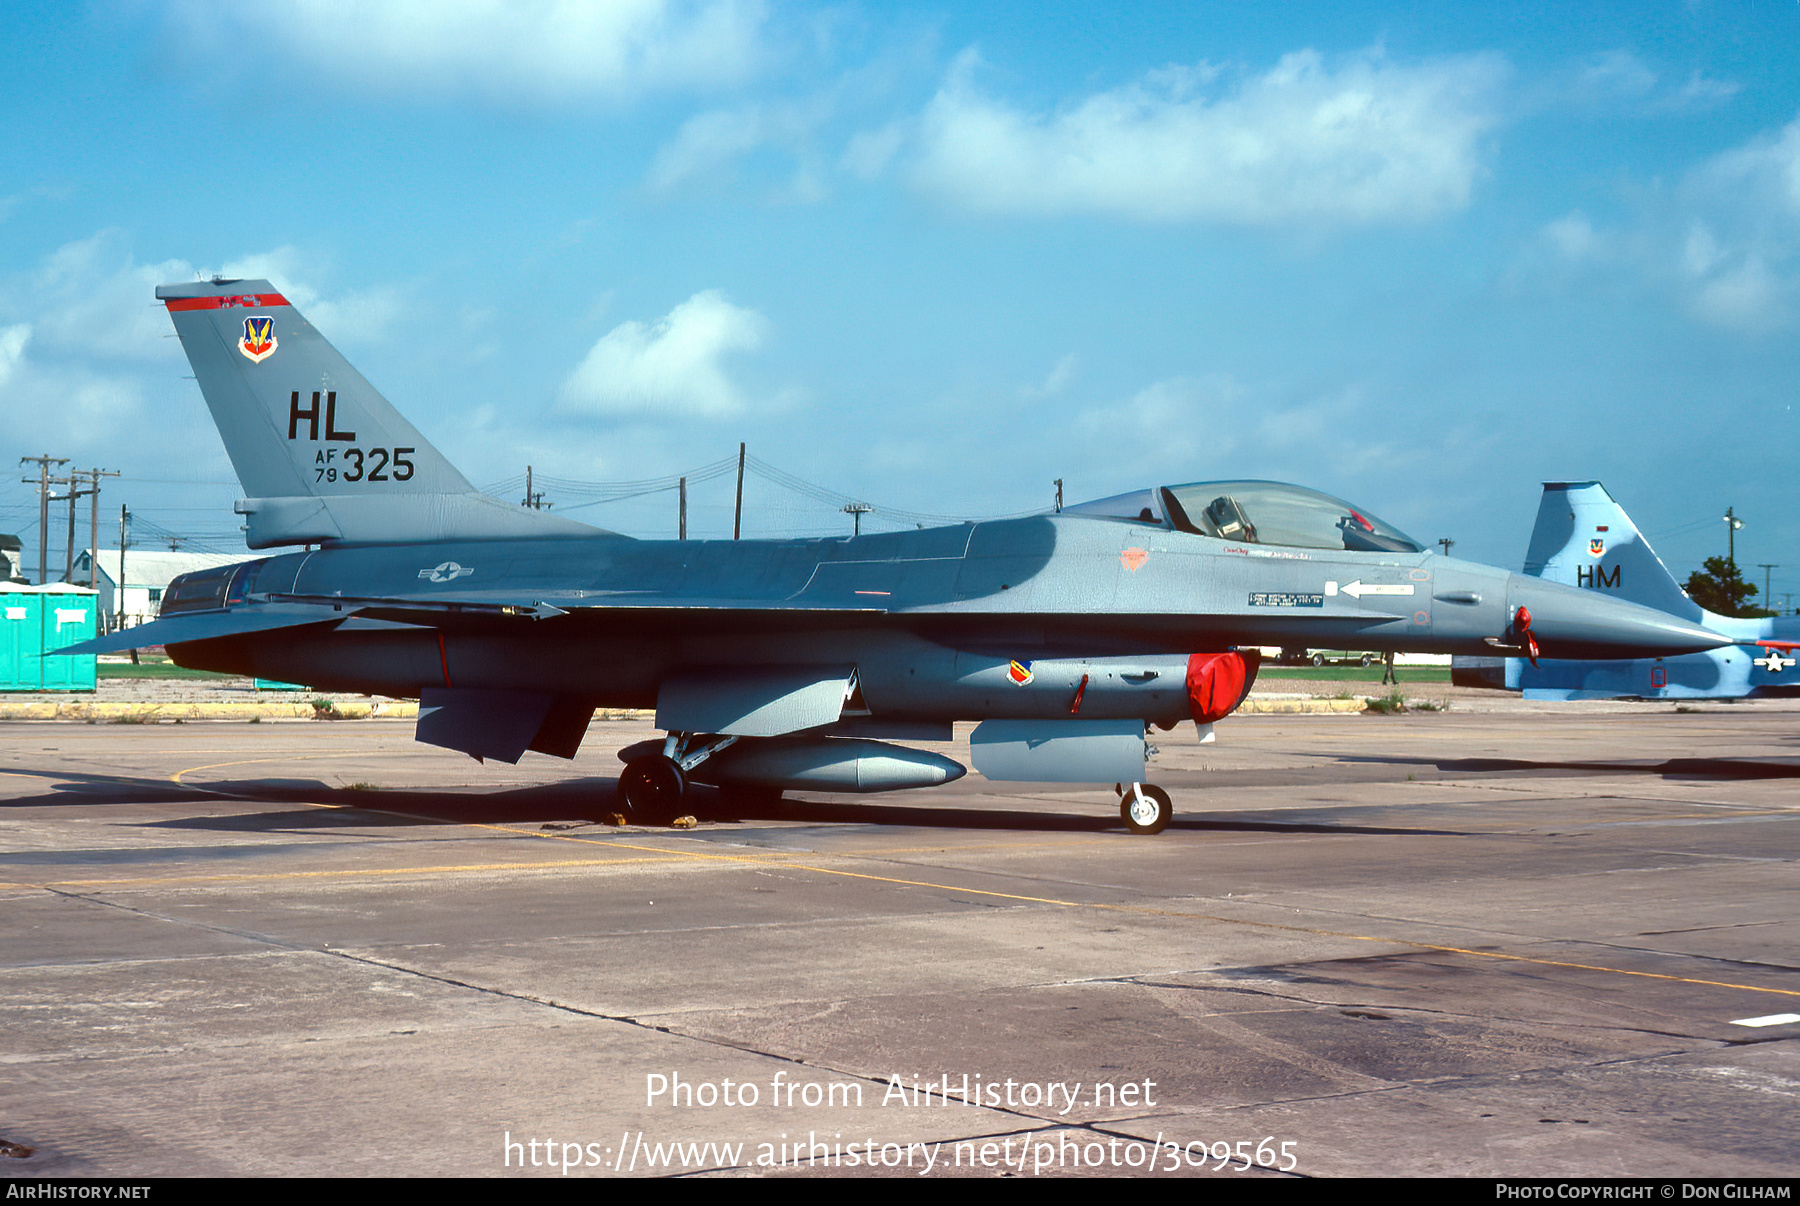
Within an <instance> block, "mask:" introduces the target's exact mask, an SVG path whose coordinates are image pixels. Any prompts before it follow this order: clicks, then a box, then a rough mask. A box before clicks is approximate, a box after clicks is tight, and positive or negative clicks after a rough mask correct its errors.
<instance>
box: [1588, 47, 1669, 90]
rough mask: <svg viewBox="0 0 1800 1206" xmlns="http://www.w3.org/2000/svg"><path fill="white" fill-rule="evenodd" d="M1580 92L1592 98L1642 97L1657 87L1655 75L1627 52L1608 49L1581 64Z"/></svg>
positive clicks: (1640, 60)
mask: <svg viewBox="0 0 1800 1206" xmlns="http://www.w3.org/2000/svg"><path fill="white" fill-rule="evenodd" d="M1577 78H1578V80H1579V81H1580V83H1579V90H1580V91H1582V92H1584V93H1587V94H1588V95H1590V96H1593V97H1617V96H1627V97H1634V96H1645V95H1648V94H1649V92H1650V90H1651V89H1652V88H1654V87H1656V72H1654V71H1652V70H1651V69H1650V67H1649V66H1648V65H1647V64H1646V63H1645V62H1644V61H1643V60H1642V59H1640V58H1638V57H1637V56H1636V55H1635V54H1632V53H1631V52H1630V51H1629V50H1609V51H1607V52H1605V53H1604V54H1600V55H1596V56H1595V57H1594V58H1592V59H1590V60H1589V61H1588V62H1587V63H1586V64H1584V65H1583V66H1582V67H1581V68H1580V70H1579V73H1578V76H1577Z"/></svg>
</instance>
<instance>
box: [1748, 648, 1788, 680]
mask: <svg viewBox="0 0 1800 1206" xmlns="http://www.w3.org/2000/svg"><path fill="white" fill-rule="evenodd" d="M1756 664H1757V665H1759V666H1761V667H1762V668H1763V669H1764V670H1767V671H1768V672H1769V673H1770V674H1780V673H1781V672H1782V671H1783V670H1786V669H1787V668H1788V667H1789V666H1791V665H1793V664H1794V659H1793V658H1791V657H1782V656H1781V650H1779V649H1771V650H1769V656H1768V657H1759V658H1757V659H1756Z"/></svg>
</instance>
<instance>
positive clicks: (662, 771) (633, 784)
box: [619, 754, 687, 825]
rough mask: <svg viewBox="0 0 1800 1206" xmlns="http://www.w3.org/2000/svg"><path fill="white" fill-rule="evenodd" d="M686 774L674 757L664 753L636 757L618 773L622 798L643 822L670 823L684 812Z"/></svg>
mask: <svg viewBox="0 0 1800 1206" xmlns="http://www.w3.org/2000/svg"><path fill="white" fill-rule="evenodd" d="M686 794H687V778H686V777H685V776H684V775H683V774H682V773H681V768H680V767H679V766H677V765H675V762H674V759H672V758H665V757H663V756H662V755H661V754H651V755H650V756H648V757H645V758H636V759H633V760H632V761H630V762H627V763H626V764H625V769H624V770H623V771H621V772H620V774H619V799H620V801H621V802H623V803H624V805H625V812H626V814H627V815H629V816H630V817H631V819H632V820H633V821H635V822H636V823H638V824H640V825H667V824H668V823H669V822H670V821H672V820H674V819H675V818H676V817H677V816H679V815H680V814H681V800H682V797H683V796H685V795H686Z"/></svg>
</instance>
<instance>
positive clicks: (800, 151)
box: [648, 96, 832, 201]
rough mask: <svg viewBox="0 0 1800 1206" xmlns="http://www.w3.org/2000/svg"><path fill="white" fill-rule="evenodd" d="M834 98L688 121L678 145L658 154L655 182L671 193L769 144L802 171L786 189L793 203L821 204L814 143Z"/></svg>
mask: <svg viewBox="0 0 1800 1206" xmlns="http://www.w3.org/2000/svg"><path fill="white" fill-rule="evenodd" d="M831 108H832V103H831V100H830V98H828V97H823V96H821V97H815V98H813V99H811V100H805V101H795V102H782V103H770V104H763V105H752V106H748V107H746V108H742V109H735V110H723V109H722V110H716V111H713V112H710V113H701V114H698V115H696V116H694V117H691V118H689V119H688V120H687V121H685V122H683V123H682V126H681V129H680V130H679V131H677V133H676V135H675V138H674V140H673V141H672V142H670V143H668V144H667V145H666V146H664V147H663V148H662V149H661V150H659V151H657V153H656V160H655V162H654V163H652V164H651V166H650V172H649V177H648V179H649V184H650V186H651V187H652V188H654V189H657V190H659V191H667V190H670V189H673V188H676V187H678V186H680V185H683V184H686V183H689V182H690V181H693V180H698V179H703V178H705V177H708V176H717V175H719V174H720V173H721V172H723V171H724V170H726V169H727V168H728V166H729V165H731V164H732V163H733V162H734V161H736V160H738V159H741V158H742V157H744V156H745V155H748V154H750V153H751V152H752V151H755V150H757V149H759V148H761V147H764V146H773V147H777V148H781V149H783V150H786V151H789V152H791V153H792V154H793V155H794V156H795V157H796V158H798V159H799V161H800V170H799V173H798V174H797V176H796V177H795V179H794V180H793V182H792V183H790V184H789V185H788V186H787V188H786V190H785V191H786V196H787V197H788V198H790V199H793V200H801V201H816V200H818V199H819V198H820V196H821V195H822V193H823V186H822V185H821V184H820V182H819V181H818V179H817V168H816V167H815V166H814V165H813V164H812V162H811V161H812V160H813V159H815V158H816V155H815V153H814V152H813V150H812V146H811V144H812V141H813V137H814V134H815V132H816V131H817V129H818V128H819V126H820V125H821V124H822V123H823V122H824V121H825V120H826V119H827V118H829V117H830V115H831Z"/></svg>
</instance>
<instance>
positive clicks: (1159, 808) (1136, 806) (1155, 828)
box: [1119, 783, 1175, 834]
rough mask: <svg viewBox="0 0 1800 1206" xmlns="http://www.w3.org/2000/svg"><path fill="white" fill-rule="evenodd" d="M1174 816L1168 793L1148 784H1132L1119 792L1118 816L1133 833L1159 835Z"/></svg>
mask: <svg viewBox="0 0 1800 1206" xmlns="http://www.w3.org/2000/svg"><path fill="white" fill-rule="evenodd" d="M1174 815H1175V803H1174V801H1172V800H1170V799H1169V793H1168V792H1166V791H1164V790H1163V789H1162V788H1160V787H1156V786H1153V785H1152V784H1149V783H1132V784H1130V785H1128V786H1122V787H1121V789H1120V791H1119V816H1120V818H1121V819H1122V820H1123V821H1124V822H1125V828H1127V829H1129V830H1131V832H1133V833H1144V834H1149V833H1161V832H1162V831H1163V830H1165V829H1167V828H1168V827H1169V819H1170V818H1171V817H1173V816H1174Z"/></svg>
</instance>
